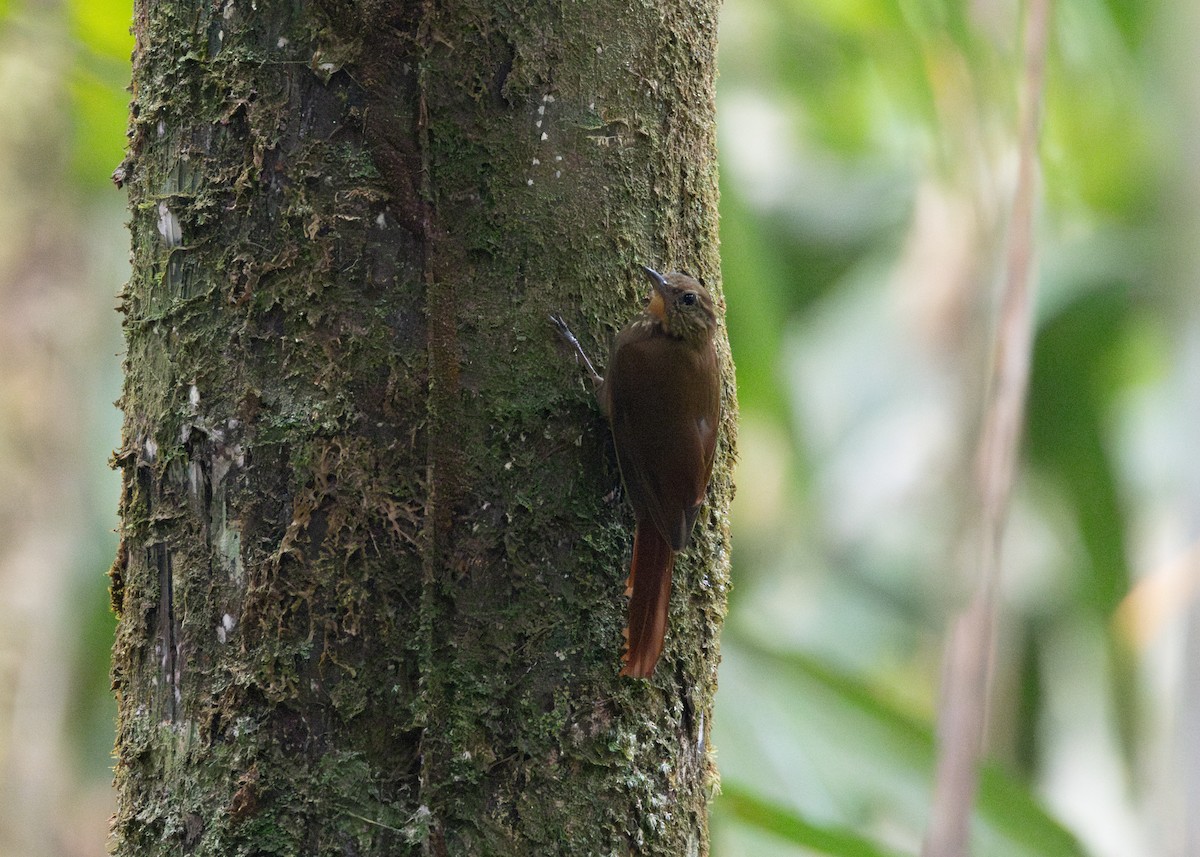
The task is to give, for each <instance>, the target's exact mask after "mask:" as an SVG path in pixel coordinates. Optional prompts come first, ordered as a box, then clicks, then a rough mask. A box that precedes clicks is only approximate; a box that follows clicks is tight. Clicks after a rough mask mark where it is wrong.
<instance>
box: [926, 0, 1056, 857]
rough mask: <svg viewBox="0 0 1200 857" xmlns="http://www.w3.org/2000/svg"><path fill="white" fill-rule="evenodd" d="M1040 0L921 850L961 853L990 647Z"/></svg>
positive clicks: (1010, 468)
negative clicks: (962, 602)
mask: <svg viewBox="0 0 1200 857" xmlns="http://www.w3.org/2000/svg"><path fill="white" fill-rule="evenodd" d="M1049 7H1050V0H1030V2H1029V5H1028V8H1027V10H1026V20H1025V67H1024V74H1023V80H1022V92H1021V96H1022V98H1021V114H1020V129H1019V134H1020V138H1019V151H1018V173H1017V185H1016V191H1015V194H1014V198H1013V206H1012V213H1011V217H1010V220H1009V229H1008V252H1007V259H1006V271H1007V273H1006V279H1005V287H1004V293H1003V296H1002V302H1001V307H1000V315H999V318H998V319H997V327H996V347H995V351H994V353H993V358H992V366H991V372H990V377H989V388H988V390H989V391H988V396H987V400H986V405H985V407H986V410H985V412H984V419H983V428H982V432H981V435H980V440H979V451H978V460H977V468H978V469H977V473H976V478H977V483H976V485H977V494H976V499H977V504H978V505H977V508H978V516H979V517H978V521H977V525H976V529H975V532H976V536H975V538H976V540H977V550H976V552H975V557H974V563H975V568H974V569H973V571H974V580H975V591H974V593H973V595H972V598H971V600H970V602H969V604H968V605H967V607H966V608H965V609H964V610H963V611H962V612H961V613H960V614H959V615H958V616H957V617H956V618H955V619H954V621H953V624H952V630H951V632H950V635H949V638H948V640H947V650H946V656H945V674H944V676H943V689H942V704H941V712H940V719H939V723H938V760H937V769H936V772H935V780H934V793H933V805H932V808H931V812H930V822H929V829H928V831H927V832H926V838H925V843H924V847H923V848H922V854H923V855H924V857H962V855H964V854H967V853H968V847H967V841H968V834H969V831H970V820H971V807H972V804H973V803H974V799H975V786H976V779H977V777H976V768H977V765H978V762H979V757H980V754H981V752H982V743H983V734H984V726H985V722H986V712H987V703H988V696H989V684H990V672H991V655H992V650H993V648H994V627H995V610H996V592H997V589H998V584H999V577H1000V547H1001V542H1002V540H1003V534H1004V524H1005V520H1006V518H1007V513H1008V502H1009V496H1010V494H1011V492H1012V484H1013V478H1014V473H1015V470H1016V455H1017V444H1018V441H1019V439H1020V434H1021V422H1022V419H1023V416H1024V408H1025V394H1026V388H1027V387H1028V382H1029V363H1030V351H1031V340H1032V320H1031V319H1032V312H1031V307H1032V304H1033V301H1032V291H1033V283H1032V275H1031V273H1032V258H1033V209H1034V200H1035V198H1036V191H1037V141H1038V130H1039V124H1040V116H1041V101H1042V91H1043V82H1044V77H1045V61H1046V43H1047V36H1048V31H1049V12H1050V8H1049Z"/></svg>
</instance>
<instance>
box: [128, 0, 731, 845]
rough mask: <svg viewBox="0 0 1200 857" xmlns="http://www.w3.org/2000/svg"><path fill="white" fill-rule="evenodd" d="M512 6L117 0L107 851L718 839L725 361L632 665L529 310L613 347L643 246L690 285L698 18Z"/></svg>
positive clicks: (711, 35)
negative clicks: (695, 478) (113, 700)
mask: <svg viewBox="0 0 1200 857" xmlns="http://www.w3.org/2000/svg"><path fill="white" fill-rule="evenodd" d="M535 6H536V8H528V9H526V8H520V4H518V8H516V9H515V10H514V9H513V8H510V7H509V6H507V5H504V4H496V3H481V2H478V0H466V2H462V0H460V2H456V3H453V4H437V3H433V2H424V3H408V4H395V3H384V2H379V0H376V2H360V3H352V2H348V0H314V2H311V3H308V4H299V3H293V2H284V0H237V2H234V0H224V2H221V0H217V2H207V0H206V2H196V0H187V2H175V3H164V2H156V1H155V0H139V2H138V4H137V8H136V21H135V34H136V36H137V48H136V51H135V56H134V59H135V66H134V86H133V91H134V105H133V124H132V142H131V147H130V156H129V158H128V160H127V162H126V164H125V165H123V167H122V169H121V170H119V171H118V178H119V179H120V180H123V181H126V182H128V184H129V187H130V190H131V197H132V210H133V218H132V224H131V229H132V232H133V256H134V273H133V277H132V280H131V282H130V283H129V286H128V288H127V290H126V292H125V294H124V296H123V306H122V309H123V312H124V314H125V332H126V338H127V357H126V387H125V392H124V395H123V399H122V406H123V408H124V410H125V430H124V441H123V446H122V449H121V450H119V451H118V453H117V456H116V460H117V462H118V465H119V466H120V467H121V469H122V471H123V477H124V494H123V498H122V516H123V523H122V548H121V551H120V553H119V556H118V559H117V562H116V563H115V565H114V567H113V574H112V578H113V579H112V593H113V602H114V605H115V607H116V609H117V610H118V612H119V614H120V626H119V631H118V636H117V642H116V646H115V650H114V667H113V676H114V686H115V688H116V691H117V695H118V698H119V704H120V717H119V726H118V739H117V756H118V764H117V775H116V777H117V787H118V792H119V806H118V811H117V817H116V820H115V826H114V833H113V837H114V842H113V845H114V848H115V853H117V854H118V855H145V854H172V855H174V854H179V853H194V854H214V855H217V854H219V855H231V854H286V855H324V854H330V855H332V854H338V855H344V854H353V855H393V854H406V853H412V854H417V853H422V854H434V855H443V854H445V855H492V854H514V855H532V854H538V855H540V854H555V853H561V854H572V855H590V854H629V853H640V854H662V855H672V857H674V855H681V854H704V853H707V850H708V846H707V820H706V819H707V807H706V803H707V798H708V795H709V792H710V790H711V788H712V786H713V782H714V772H713V769H712V763H711V759H710V757H709V755H708V748H707V742H706V736H707V733H708V726H709V720H710V716H709V715H710V712H711V703H712V694H713V692H714V689H715V677H716V664H717V659H718V653H717V640H716V635H717V631H718V628H719V625H720V621H721V617H722V614H723V612H724V607H725V592H726V589H727V582H728V530H727V526H726V511H727V507H728V502H729V499H730V495H731V484H730V481H729V466H730V463H731V455H730V450H731V448H732V441H733V419H734V405H733V401H732V366H731V365H730V363H729V361H728V359H726V361H725V372H726V377H727V379H728V382H727V384H726V387H727V390H728V393H727V396H726V399H727V403H726V409H725V419H724V427H723V434H722V443H721V448H720V450H719V452H718V462H717V469H716V473H715V474H714V477H713V484H712V485H711V486H710V489H709V502H708V506H707V511H706V512H705V513H704V514H702V515H701V523H700V525H699V526H698V527H697V531H696V533H695V538H694V541H693V547H692V548H691V549H689V550H688V551H687V552H685V553H684V554H683V555H682V556H681V558H680V561H679V562H678V563H677V566H676V584H675V591H674V594H673V597H672V609H671V631H670V634H669V636H668V641H667V648H666V652H665V655H664V658H663V660H662V662H661V663H660V664H659V668H658V672H657V675H656V677H655V678H654V680H653V681H651V682H644V681H637V680H630V679H620V678H618V676H617V672H618V669H619V667H620V662H619V653H620V650H621V636H620V630H621V627H622V626H623V624H624V609H625V603H624V599H622V597H621V592H622V589H623V582H624V579H625V575H626V568H627V564H628V560H629V551H630V542H631V533H632V520H631V515H630V512H629V510H628V508H627V506H626V504H625V503H624V501H623V500H622V499H621V496H620V492H619V491H616V490H615V489H616V488H617V486H618V484H619V477H618V475H617V471H616V467H615V462H614V460H613V456H612V452H611V446H610V444H609V441H608V434H607V429H606V427H605V426H604V424H603V422H602V418H601V417H600V415H599V413H598V411H597V409H596V407H595V405H594V402H592V400H591V394H590V391H589V390H588V389H587V388H586V387H585V385H584V384H583V383H582V381H581V378H580V375H579V372H578V369H577V367H575V366H574V365H573V364H572V362H571V360H570V358H569V356H568V354H567V352H565V351H564V350H562V349H561V348H560V344H559V342H558V341H557V339H556V336H555V333H554V331H553V328H552V327H551V326H550V324H549V323H548V321H547V316H548V314H549V313H550V312H551V311H561V312H563V313H564V315H565V316H566V317H567V319H568V320H569V321H571V322H572V324H573V326H576V328H577V331H578V332H580V333H581V335H582V338H583V339H584V342H585V344H586V345H589V346H590V347H591V349H592V350H593V351H594V352H596V353H597V356H599V357H601V359H603V356H604V352H605V351H606V349H607V342H608V340H609V338H610V336H611V333H612V331H613V330H614V329H615V327H617V326H619V325H620V324H622V323H624V322H625V321H626V320H627V319H628V318H630V317H631V316H632V315H633V314H634V313H636V312H637V311H638V307H639V296H640V295H641V294H643V293H644V292H645V291H646V287H645V284H644V280H643V279H642V277H641V274H640V272H639V271H638V269H637V265H638V264H639V263H643V262H644V263H647V264H651V265H655V266H661V267H663V268H665V269H674V268H679V269H688V270H691V271H692V272H693V273H695V274H699V275H701V276H704V277H705V278H706V279H707V280H708V282H709V283H710V284H711V283H713V281H714V280H715V279H717V277H718V261H717V237H716V163H715V151H714V137H713V76H714V59H715V57H714V53H715V38H716V12H717V10H716V5H715V3H714V2H708V0H695V2H692V3H688V4H679V3H673V2H668V0H659V2H652V3H646V4H632V5H630V6H627V7H626V6H613V5H612V4H609V3H602V2H594V0H593V1H592V2H580V3H567V4H544V6H542V5H538V4H535ZM718 291H719V290H718ZM722 351H723V353H724V354H725V356H726V358H727V356H728V354H727V350H726V349H725V347H724V344H723V343H722Z"/></svg>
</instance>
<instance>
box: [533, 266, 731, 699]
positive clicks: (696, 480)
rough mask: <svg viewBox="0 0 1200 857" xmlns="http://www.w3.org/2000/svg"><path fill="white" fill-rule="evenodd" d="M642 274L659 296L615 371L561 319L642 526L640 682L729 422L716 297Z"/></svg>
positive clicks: (633, 645) (633, 599) (690, 283)
mask: <svg viewBox="0 0 1200 857" xmlns="http://www.w3.org/2000/svg"><path fill="white" fill-rule="evenodd" d="M643 270H644V271H645V272H646V276H648V277H649V278H650V280H651V282H652V283H653V286H654V288H653V291H652V292H651V295H650V301H649V303H647V305H646V308H645V311H644V312H643V313H642V314H641V315H640V316H638V317H637V318H635V319H634V320H633V321H632V322H630V323H629V325H628V326H627V327H625V328H624V329H623V330H622V331H621V332H620V333H618V334H617V338H616V341H615V342H614V344H613V348H612V353H611V355H610V357H609V361H608V370H607V371H608V374H607V377H601V376H600V375H599V373H597V372H596V370H595V368H594V367H593V366H592V363H591V361H590V360H588V358H587V354H585V353H584V351H583V348H582V346H580V344H579V341H578V340H577V339H576V338H575V336H574V335H573V334H572V333H571V331H570V329H569V328H568V327H567V325H566V323H565V322H564V321H563V320H562V318H560V317H558V316H554V317H552V321H553V322H554V324H555V326H556V327H557V328H558V329H559V332H560V333H561V334H562V335H563V337H564V338H565V339H566V340H567V341H568V342H570V343H571V345H572V347H573V348H574V349H575V352H576V354H577V355H578V356H579V357H580V358H581V359H582V360H583V363H584V366H585V367H586V369H587V372H588V375H589V377H590V378H591V379H592V382H593V383H594V384H595V385H596V398H597V399H598V400H599V403H600V408H601V410H603V412H604V415H605V416H606V417H607V418H608V422H609V425H610V426H611V428H612V436H613V445H614V446H615V447H616V451H617V463H618V465H620V468H621V478H622V480H623V481H624V483H625V491H626V494H627V495H628V496H629V503H630V505H631V506H632V507H633V514H634V519H635V521H636V522H637V524H636V529H635V530H634V536H633V561H632V562H631V563H630V567H629V580H628V581H627V583H626V594H627V595H628V596H629V624H628V625H627V627H626V629H625V633H626V636H627V639H628V648H627V650H626V652H625V653H624V655H623V660H624V666H623V667H622V668H621V674H622V675H627V676H633V677H636V678H649V677H650V676H651V675H652V674H653V673H654V667H655V665H656V664H657V663H658V659H659V656H660V655H661V654H662V650H663V640H664V638H665V636H666V633H667V608H668V606H669V603H670V598H671V570H672V568H673V567H674V565H675V552H676V551H680V550H683V549H684V548H685V547H687V544H688V540H689V538H690V537H691V533H692V528H693V526H694V524H695V523H696V515H697V514H698V513H699V511H700V505H701V503H703V502H704V494H705V491H706V490H707V488H708V480H709V476H710V475H711V474H712V466H713V455H714V453H715V451H716V446H717V426H718V424H719V423H720V419H721V367H720V363H719V361H718V360H717V352H716V348H715V347H714V345H713V336H714V334H715V333H716V330H717V312H718V309H717V305H716V303H715V302H714V301H713V299H712V296H711V295H709V293H708V291H707V290H706V289H705V288H704V286H703V285H701V284H700V283H699V282H697V281H696V280H695V279H693V278H692V277H690V276H688V275H687V274H681V273H670V274H666V275H663V274H660V273H658V272H657V271H655V270H653V269H652V268H646V267H644V266H643Z"/></svg>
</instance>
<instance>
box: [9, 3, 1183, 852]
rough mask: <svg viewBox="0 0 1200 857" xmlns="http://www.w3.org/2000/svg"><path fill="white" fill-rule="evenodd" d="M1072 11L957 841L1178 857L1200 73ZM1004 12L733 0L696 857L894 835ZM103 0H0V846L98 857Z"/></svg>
mask: <svg viewBox="0 0 1200 857" xmlns="http://www.w3.org/2000/svg"><path fill="white" fill-rule="evenodd" d="M1194 6H1196V4H1194V3H1191V2H1189V0H1179V2H1167V0H1153V2H1137V0H1058V2H1056V3H1055V4H1054V24H1053V32H1052V41H1051V55H1050V64H1049V76H1048V84H1047V87H1048V88H1047V94H1046V110H1045V114H1044V134H1043V140H1042V146H1041V156H1042V169H1043V173H1042V199H1041V202H1040V205H1039V211H1038V219H1037V259H1038V271H1039V282H1038V309H1037V320H1036V345H1035V354H1034V366H1033V377H1032V385H1031V390H1030V402H1029V414H1028V425H1027V431H1026V445H1025V453H1024V457H1023V463H1022V468H1021V475H1020V478H1019V480H1018V487H1017V491H1016V496H1015V502H1014V507H1013V511H1012V515H1011V518H1010V522H1009V527H1008V535H1007V540H1006V544H1005V579H1004V598H1003V608H1002V616H1001V621H1000V628H999V642H998V647H997V651H996V658H995V672H994V681H993V686H994V698H993V700H992V705H991V708H990V721H989V730H988V757H989V762H988V764H987V765H986V767H985V769H984V771H983V772H982V776H981V781H982V785H981V790H980V794H979V799H978V808H977V813H976V819H975V823H974V825H973V837H974V839H973V847H974V853H975V854H976V855H1031V857H1033V855H1080V854H1088V855H1096V857H1118V855H1128V857H1142V855H1181V857H1182V855H1190V854H1195V853H1200V833H1198V832H1197V824H1198V822H1197V819H1196V816H1197V813H1196V812H1195V810H1196V809H1197V807H1200V765H1197V760H1198V759H1200V728H1198V727H1200V692H1198V691H1200V634H1198V633H1197V629H1198V628H1200V623H1198V620H1200V611H1198V610H1197V607H1196V597H1195V596H1196V581H1197V572H1198V570H1200V569H1198V561H1200V554H1198V553H1197V542H1196V539H1197V534H1198V532H1200V455H1198V454H1197V450H1196V444H1195V443H1194V439H1195V435H1196V430H1195V426H1197V425H1198V424H1200V312H1198V311H1197V301H1196V295H1197V291H1196V289H1195V285H1194V279H1195V276H1194V273H1193V272H1194V271H1195V270H1196V269H1197V266H1198V264H1200V204H1198V202H1197V200H1200V159H1197V158H1196V157H1195V154H1194V153H1195V152H1196V151H1197V144H1198V143H1200V63H1198V62H1197V59H1196V57H1195V55H1194V46H1193V44H1192V42H1193V39H1192V37H1191V36H1190V35H1189V34H1194V33H1196V32H1200V10H1197V9H1194V8H1193V7H1194ZM1020 16H1021V5H1020V4H1019V3H1018V2H1016V0H726V2H725V6H724V10H723V20H722V34H721V35H722V38H721V58H720V60H721V69H722V76H721V80H720V84H719V116H720V123H721V125H720V130H719V134H720V143H721V156H722V257H723V260H724V271H725V288H726V295H727V302H728V306H729V314H728V324H729V332H730V336H731V339H732V341H733V348H734V354H735V358H736V360H737V367H738V377H739V387H740V399H741V408H742V429H741V462H740V465H739V467H740V470H739V477H738V483H739V495H738V499H737V503H736V508H735V532H734V539H735V553H734V575H735V583H736V589H735V592H734V594H733V600H732V604H731V611H730V615H729V620H728V624H727V628H726V633H725V636H724V639H723V652H724V662H723V665H722V672H721V692H720V694H719V696H718V711H717V715H716V720H715V723H714V727H713V729H714V743H715V745H716V748H717V752H718V760H719V763H720V767H721V771H722V779H723V785H722V794H721V796H720V797H719V798H718V799H717V801H716V803H715V807H714V819H713V853H714V855H716V857H739V856H740V855H754V857H772V855H810V854H829V855H902V854H915V853H917V851H918V850H919V847H920V841H921V836H922V832H923V829H924V825H925V822H926V816H927V807H928V804H929V794H930V788H931V772H932V767H933V759H934V732H935V724H936V721H937V702H938V697H937V692H938V691H937V685H938V677H939V674H940V671H941V662H942V657H943V651H942V649H943V634H944V626H945V623H946V620H947V617H948V615H950V613H951V612H952V611H953V610H954V609H956V607H957V606H958V605H959V604H960V602H961V600H962V598H963V597H964V594H965V591H966V583H965V581H964V575H963V571H962V566H963V561H962V557H961V555H960V544H961V541H962V533H963V530H964V528H965V526H966V525H967V522H966V521H964V520H963V516H964V515H963V510H964V508H965V507H966V506H967V505H968V504H967V502H966V501H967V496H968V494H967V492H968V490H969V485H970V478H971V468H972V461H971V455H972V450H973V448H974V444H975V441H976V437H975V435H976V433H977V429H978V423H979V417H980V413H979V411H980V407H981V397H982V389H981V388H982V385H983V380H982V379H983V378H984V377H985V366H986V360H987V357H988V353H989V348H990V346H991V340H990V325H991V320H992V315H991V314H992V312H993V309H994V304H995V299H996V292H997V286H998V284H999V282H1000V281H1001V278H1002V276H1003V271H1002V267H1001V263H1002V259H1003V252H1002V251H1003V247H1004V241H1005V234H1004V229H1005V224H1006V217H1007V212H1008V207H1009V204H1010V200H1011V194H1012V188H1013V183H1014V180H1015V163H1016V158H1015V152H1016V144H1015V136H1016V135H1015V128H1016V110H1017V105H1016V93H1017V80H1018V76H1019V74H1020V68H1021V61H1022V56H1021V45H1020V39H1019V34H1020V32H1021V28H1020ZM129 19H130V9H129V6H128V3H127V2H112V0H58V2H51V0H24V2H22V0H7V2H3V0H0V91H3V92H4V93H5V94H6V97H5V98H4V99H3V100H0V474H2V476H3V484H4V485H5V489H6V490H5V491H4V492H3V493H2V494H0V585H3V587H4V591H5V592H6V595H7V603H6V605H5V611H4V612H5V622H3V623H0V857H8V855H14V857H16V855H21V857H41V856H42V855H68V856H69V855H100V854H103V853H104V838H105V829H106V823H107V818H108V814H109V813H110V811H111V801H112V797H111V793H110V790H109V783H110V772H109V765H110V759H109V755H108V753H109V749H110V747H111V741H112V723H111V720H112V715H113V711H114V706H113V704H112V701H111V699H110V697H109V691H108V680H107V661H108V652H109V645H110V638H111V633H112V628H113V619H112V616H111V614H110V612H109V609H108V603H107V597H106V579H105V576H104V572H105V570H106V568H107V567H108V564H109V562H110V561H111V557H112V554H113V551H114V549H115V539H114V537H113V535H112V532H111V530H112V528H113V526H114V525H115V507H116V495H117V482H116V479H115V477H114V475H113V474H112V473H110V472H109V471H108V469H107V468H106V466H105V462H106V459H107V457H108V454H109V452H110V451H111V450H112V449H113V448H114V447H115V446H116V445H117V443H118V431H119V415H118V413H117V411H116V409H115V408H113V407H112V404H111V403H112V401H113V400H114V399H115V398H116V396H117V395H118V391H119V358H118V356H117V355H118V352H119V350H120V347H121V346H120V336H119V330H118V318H117V315H116V313H115V312H113V306H114V303H115V298H114V296H115V294H116V292H117V291H118V289H119V288H120V285H121V283H122V282H123V281H124V280H125V278H126V276H127V273H126V270H125V269H126V265H127V247H128V237H127V235H126V233H125V230H124V222H125V220H126V214H125V210H124V206H125V200H124V197H123V195H122V194H121V193H119V192H117V191H115V190H113V188H112V186H111V183H110V180H109V175H110V173H111V172H112V170H113V169H114V168H115V167H116V166H117V164H118V163H119V162H120V160H121V157H122V149H123V145H124V128H125V121H126V110H127V104H128V94H127V93H126V91H125V87H126V86H127V83H128V75H129V70H128V61H129V52H130V50H131V47H132V40H131V38H130V37H129V35H128V24H129Z"/></svg>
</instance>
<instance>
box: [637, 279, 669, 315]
mask: <svg viewBox="0 0 1200 857" xmlns="http://www.w3.org/2000/svg"><path fill="white" fill-rule="evenodd" d="M642 270H643V271H645V272H646V276H647V277H649V278H650V282H652V283H654V293H653V294H651V295H650V303H649V304H648V305H647V306H646V311H647V312H649V313H650V314H651V315H652V316H654V317H655V318H657V319H658V320H659V321H662V320H664V319H665V318H666V316H667V301H666V298H667V278H666V277H664V276H663V275H662V274H660V273H659V272H658V271H656V270H654V269H653V268H648V267H646V266H645V265H642Z"/></svg>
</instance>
